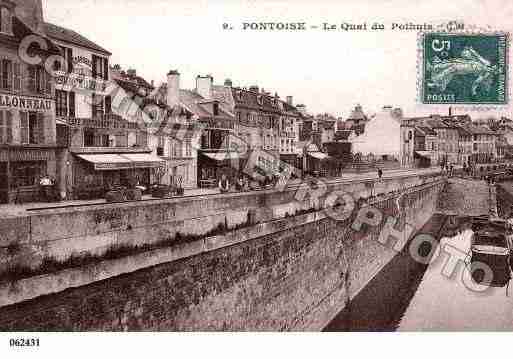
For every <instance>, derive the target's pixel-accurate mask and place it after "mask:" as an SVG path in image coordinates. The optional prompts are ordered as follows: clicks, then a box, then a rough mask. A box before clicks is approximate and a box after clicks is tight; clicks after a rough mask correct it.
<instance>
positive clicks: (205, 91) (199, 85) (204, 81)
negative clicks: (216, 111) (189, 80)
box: [196, 75, 214, 100]
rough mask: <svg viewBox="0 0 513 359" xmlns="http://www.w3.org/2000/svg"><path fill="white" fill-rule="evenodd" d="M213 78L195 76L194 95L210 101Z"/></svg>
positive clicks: (209, 76)
mask: <svg viewBox="0 0 513 359" xmlns="http://www.w3.org/2000/svg"><path fill="white" fill-rule="evenodd" d="M213 83H214V78H213V77H212V76H211V75H207V76H200V75H198V76H196V93H197V94H198V95H200V96H201V97H203V98H204V99H205V100H210V99H212V85H213Z"/></svg>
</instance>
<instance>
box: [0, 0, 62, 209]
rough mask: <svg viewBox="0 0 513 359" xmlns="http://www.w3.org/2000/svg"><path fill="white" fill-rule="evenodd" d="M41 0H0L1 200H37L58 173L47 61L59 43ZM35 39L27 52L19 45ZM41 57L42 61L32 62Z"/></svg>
mask: <svg viewBox="0 0 513 359" xmlns="http://www.w3.org/2000/svg"><path fill="white" fill-rule="evenodd" d="M42 25H43V14H42V5H41V1H31V0H24V1H10V0H1V1H0V202H1V203H6V202H18V201H37V200H39V199H40V190H41V188H40V187H39V180H40V179H41V178H42V177H43V176H50V177H51V178H53V179H55V180H56V182H55V183H56V185H57V186H59V185H61V183H59V181H58V178H57V166H58V165H57V162H58V156H59V152H60V148H61V146H60V144H59V143H58V142H57V138H56V132H55V100H54V84H53V80H52V76H51V73H50V71H51V68H50V69H46V68H45V66H44V62H45V60H46V59H47V58H48V57H49V56H52V55H59V48H58V47H57V46H56V45H55V44H54V43H53V42H52V41H50V40H48V38H47V37H46V36H45V33H44V26H42ZM30 35H32V36H34V37H33V38H34V39H38V40H37V41H38V42H40V43H39V44H38V42H31V44H30V46H29V47H28V49H27V50H28V51H26V53H25V55H24V54H23V52H24V51H23V50H21V51H19V50H20V44H21V43H22V41H23V40H24V39H27V37H28V36H30ZM24 56H28V57H30V60H34V59H36V57H37V56H39V58H40V61H39V63H36V64H30V63H29V62H28V61H26V60H27V58H26V57H24Z"/></svg>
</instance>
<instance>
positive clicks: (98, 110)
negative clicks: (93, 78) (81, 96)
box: [91, 94, 104, 117]
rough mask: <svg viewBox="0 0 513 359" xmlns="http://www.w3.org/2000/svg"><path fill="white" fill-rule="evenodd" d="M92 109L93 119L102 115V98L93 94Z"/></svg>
mask: <svg viewBox="0 0 513 359" xmlns="http://www.w3.org/2000/svg"><path fill="white" fill-rule="evenodd" d="M92 96H93V101H92V105H91V106H92V109H91V112H92V114H93V117H101V116H103V114H104V110H103V103H104V96H101V95H96V94H93V95H92Z"/></svg>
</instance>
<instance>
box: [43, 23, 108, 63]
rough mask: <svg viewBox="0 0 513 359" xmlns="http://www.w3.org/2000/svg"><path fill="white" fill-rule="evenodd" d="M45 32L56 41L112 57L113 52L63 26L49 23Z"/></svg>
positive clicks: (45, 25) (45, 24)
mask: <svg viewBox="0 0 513 359" xmlns="http://www.w3.org/2000/svg"><path fill="white" fill-rule="evenodd" d="M44 27H45V32H46V34H47V35H48V37H50V38H52V39H54V40H60V41H63V42H68V43H71V44H74V45H77V46H82V47H85V48H87V49H91V50H94V51H97V52H100V53H103V54H105V55H109V56H110V55H112V53H111V52H109V51H107V50H105V49H104V48H103V47H101V46H100V45H98V44H96V43H94V42H93V41H91V40H89V39H87V38H86V37H84V36H82V35H80V34H79V33H77V32H75V31H73V30H70V29H67V28H65V27H62V26H58V25H55V24H51V23H48V22H45V23H44Z"/></svg>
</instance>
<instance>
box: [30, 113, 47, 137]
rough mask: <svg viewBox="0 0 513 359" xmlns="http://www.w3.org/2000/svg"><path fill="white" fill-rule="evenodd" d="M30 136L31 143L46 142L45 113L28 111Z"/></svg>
mask: <svg viewBox="0 0 513 359" xmlns="http://www.w3.org/2000/svg"><path fill="white" fill-rule="evenodd" d="M28 119H29V121H28V124H29V128H28V136H29V143H30V144H41V143H43V142H44V137H43V129H44V115H43V114H42V113H36V112H29V113H28Z"/></svg>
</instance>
